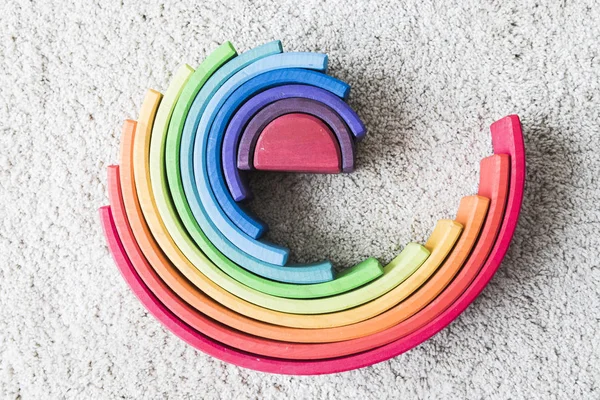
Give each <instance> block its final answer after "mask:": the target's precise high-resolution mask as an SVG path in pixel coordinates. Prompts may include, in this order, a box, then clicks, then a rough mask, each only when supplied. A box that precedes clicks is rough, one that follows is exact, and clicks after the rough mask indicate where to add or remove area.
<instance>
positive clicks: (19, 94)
mask: <svg viewBox="0 0 600 400" xmlns="http://www.w3.org/2000/svg"><path fill="white" fill-rule="evenodd" d="M0 9H1V10H0V26H1V29H0V87H1V89H0V397H2V398H27V399H29V398H77V399H82V398H120V397H123V398H209V399H211V398H215V399H216V398H221V399H228V398H235V399H242V398H250V399H252V398H256V399H270V398H285V399H290V400H292V399H304V398H307V399H308V398H311V399H338V398H349V399H367V398H375V399H386V398H436V399H446V398H447V399H458V398H473V399H480V398H512V399H521V398H526V399H534V398H561V399H565V398H568V399H578V398H586V399H597V398H599V397H600V387H599V385H600V384H599V382H600V329H599V325H600V323H599V321H600V295H599V287H600V265H599V264H600V257H599V255H598V249H599V248H600V205H599V204H600V187H599V185H598V183H599V178H598V176H599V175H600V134H599V126H600V111H599V110H600V54H599V53H600V51H599V49H600V46H599V43H600V5H599V4H598V2H597V1H591V0H584V1H577V2H575V1H540V0H522V1H513V0H509V1H480V0H468V1H458V0H454V1H437V2H432V1H430V0H407V1H404V2H398V1H393V2H391V1H383V0H381V1H372V0H354V1H351V2H350V1H349V2H342V1H337V2H336V1H317V0H305V1H302V2H299V1H297V0H284V1H277V2H274V1H273V2H270V1H265V0H259V1H240V0H220V1H213V2H205V1H192V0H185V1H178V2H172V3H169V2H165V1H164V0H163V1H155V0H154V1H148V2H141V1H131V0H122V1H74V0H54V1H41V0H32V1H25V0H16V1H13V0H11V1H6V2H3V4H2V6H1V7H0ZM273 39H281V40H282V41H283V44H284V48H285V49H286V50H288V51H294V50H295V51H319V52H325V53H327V54H329V56H330V65H331V67H330V72H331V74H332V75H333V76H335V77H338V78H340V79H343V80H345V81H347V82H349V83H350V84H351V85H352V93H351V96H350V103H351V105H352V106H353V107H354V108H355V109H356V110H357V111H358V113H359V115H360V116H361V117H362V118H363V120H364V121H365V123H366V125H367V127H368V129H369V133H368V136H367V138H366V139H365V140H364V141H363V142H362V143H360V144H359V145H358V147H357V154H358V159H357V170H356V172H354V173H352V174H343V175H327V176H324V175H323V176H317V175H294V174H273V173H266V172H263V173H256V174H254V175H253V176H252V181H251V185H252V188H253V190H254V193H256V198H255V200H254V202H253V203H252V204H251V208H252V209H253V210H254V211H255V212H256V213H257V214H258V215H259V216H260V217H262V218H263V219H264V220H265V221H267V222H268V223H269V224H270V226H271V232H270V233H269V235H268V238H269V239H270V240H272V241H274V242H276V243H280V244H283V245H286V246H289V247H290V249H291V251H292V261H300V262H305V261H311V260H320V259H322V258H330V259H331V260H332V261H333V262H334V263H335V264H336V267H337V268H346V267H348V266H350V265H352V264H354V263H356V262H358V261H361V260H362V259H364V258H365V257H367V256H375V257H377V258H379V259H380V260H381V261H382V262H387V261H389V260H391V259H392V258H393V257H394V255H396V254H397V253H398V252H399V251H400V250H401V248H402V247H403V246H404V245H405V244H406V243H408V242H410V241H424V240H425V239H426V238H427V236H428V234H429V233H430V232H431V230H432V229H433V227H434V226H435V222H436V220H437V219H439V218H451V217H453V215H454V212H455V211H456V209H457V207H458V203H459V200H460V198H461V197H462V196H464V195H469V194H473V193H475V191H476V185H477V179H478V178H477V176H478V162H479V160H480V159H481V158H483V157H485V156H487V155H489V154H491V142H490V134H489V129H488V126H489V125H490V124H491V123H492V122H493V121H495V120H496V119H499V118H501V117H503V116H504V115H507V114H512V113H516V114H519V115H520V116H521V118H522V122H523V131H524V134H525V145H526V149H527V155H528V172H527V184H526V191H525V201H524V208H523V214H522V218H521V221H520V224H519V226H518V228H517V231H516V235H515V238H514V241H513V244H512V247H511V248H510V251H509V253H508V254H507V257H506V259H505V261H504V263H503V264H502V266H501V267H500V269H499V272H498V273H497V274H496V276H495V277H494V279H493V280H492V281H491V283H490V285H489V286H488V287H487V288H486V290H485V291H484V292H483V294H482V295H481V297H480V298H479V299H478V300H477V301H476V302H475V303H474V304H473V305H472V306H471V307H469V308H468V309H467V311H466V312H465V313H464V314H463V315H461V317H460V318H459V319H458V320H457V321H455V322H454V323H453V324H452V325H451V326H450V327H449V328H448V329H446V330H444V331H443V332H442V333H440V334H438V335H437V336H435V337H434V338H433V339H432V340H430V341H428V342H426V343H424V344H423V345H421V346H419V347H418V348H416V349H414V350H412V351H410V352H408V353H406V354H404V355H402V356H399V357H397V358H395V359H393V360H390V361H388V362H384V363H381V364H378V365H375V366H373V367H369V368H364V369H361V370H358V371H352V372H349V373H343V374H337V375H331V376H320V377H290V376H274V375H267V374H263V373H257V372H253V371H248V370H244V369H240V368H237V367H235V366H232V365H227V364H225V363H222V362H221V361H218V360H215V359H212V358H210V357H208V356H205V355H204V354H202V353H200V352H198V351H196V350H194V349H193V348H191V347H189V346H187V345H186V344H185V343H183V342H182V341H181V340H179V339H178V338H176V337H174V336H173V335H171V334H170V333H169V332H167V331H165V330H164V329H163V328H162V326H161V325H160V324H159V323H158V322H156V321H155V320H154V319H153V318H152V317H151V316H149V315H148V314H147V313H146V312H145V311H144V309H143V308H142V307H141V306H140V304H139V302H138V301H137V299H136V298H135V297H134V295H133V294H132V293H131V292H130V291H129V289H128V288H127V286H126V285H125V283H124V281H123V279H122V278H121V276H120V275H119V272H118V270H117V268H116V267H115V265H114V263H113V261H112V259H111V257H110V255H109V253H108V249H107V247H106V244H105V240H104V237H103V235H102V231H101V226H100V222H99V219H98V215H97V208H98V207H99V206H101V205H104V204H107V202H108V200H107V190H106V189H107V188H106V167H107V166H108V165H109V164H111V163H116V162H117V160H118V158H117V155H118V145H119V136H120V126H121V123H122V121H123V120H124V119H125V118H136V117H137V113H138V110H139V108H140V105H141V101H142V98H143V96H144V93H145V90H146V89H147V88H148V87H152V88H155V89H157V90H161V91H164V90H165V89H166V87H167V85H168V83H169V81H170V80H171V78H172V76H173V75H172V74H173V72H174V71H175V70H176V68H177V67H178V66H179V65H181V64H182V63H183V62H187V63H189V64H190V65H192V66H196V65H198V63H199V62H200V61H201V60H202V59H203V58H204V57H206V55H207V54H208V53H209V52H210V51H211V50H213V49H215V48H216V47H217V45H218V44H220V43H222V42H223V41H225V40H232V41H233V43H234V44H235V46H236V47H237V48H238V49H239V51H243V50H247V49H249V48H252V47H254V46H257V45H259V44H262V43H264V42H266V41H269V40H273Z"/></svg>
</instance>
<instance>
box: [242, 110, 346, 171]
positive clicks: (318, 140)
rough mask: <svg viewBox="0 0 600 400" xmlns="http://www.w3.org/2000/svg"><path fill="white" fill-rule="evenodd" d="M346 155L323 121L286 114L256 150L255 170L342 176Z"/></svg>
mask: <svg viewBox="0 0 600 400" xmlns="http://www.w3.org/2000/svg"><path fill="white" fill-rule="evenodd" d="M341 161H342V155H341V151H340V146H339V144H338V142H337V139H336V137H335V134H334V133H333V132H332V131H331V129H329V126H327V124H325V123H324V122H323V121H322V120H320V119H319V118H317V117H315V116H313V115H309V114H302V113H291V114H285V115H282V116H281V117H278V118H275V119H274V120H273V121H271V122H270V123H269V124H268V125H267V126H266V127H265V128H264V129H263V130H262V132H261V133H260V136H259V138H258V141H257V142H256V147H255V148H254V168H255V169H257V170H263V171H286V172H311V173H324V174H335V173H339V172H341V170H342V169H341Z"/></svg>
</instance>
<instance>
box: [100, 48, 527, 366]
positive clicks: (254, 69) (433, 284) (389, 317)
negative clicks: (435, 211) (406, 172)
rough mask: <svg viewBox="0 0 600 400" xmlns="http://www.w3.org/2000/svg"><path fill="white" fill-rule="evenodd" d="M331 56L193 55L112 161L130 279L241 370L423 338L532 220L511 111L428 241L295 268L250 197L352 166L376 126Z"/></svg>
mask: <svg viewBox="0 0 600 400" xmlns="http://www.w3.org/2000/svg"><path fill="white" fill-rule="evenodd" d="M326 68H327V56H325V55H323V54H316V53H285V52H283V49H282V46H281V43H280V42H279V41H274V42H270V43H267V44H265V45H263V46H259V47H257V48H255V49H252V50H249V51H247V52H245V53H242V54H240V55H237V52H236V51H235V49H234V47H233V46H232V45H231V43H229V42H227V43H225V44H223V45H222V46H220V47H219V48H218V49H216V50H215V51H214V52H213V53H211V54H210V55H209V56H208V57H207V58H206V60H205V61H204V62H202V64H200V66H199V67H198V68H197V69H193V68H192V67H190V66H188V65H184V66H182V67H181V68H180V69H179V70H178V71H177V73H176V74H175V75H174V77H173V81H172V82H171V84H170V85H169V87H168V88H167V90H166V91H165V94H164V96H163V95H162V94H161V93H159V92H157V91H154V90H149V91H148V92H147V94H146V97H145V98H144V101H143V104H142V108H141V110H140V114H139V116H138V119H137V121H132V120H127V121H126V122H125V124H124V126H123V131H122V138H121V156H120V165H118V166H116V165H115V166H111V167H109V169H108V192H109V193H108V194H109V199H110V206H105V207H101V208H100V219H101V222H102V226H103V228H104V231H105V235H106V240H107V243H108V248H109V250H110V252H111V254H112V255H113V257H114V259H115V263H116V264H117V267H118V268H119V270H120V272H121V273H122V275H123V277H124V279H125V281H126V282H127V283H128V284H129V286H130V287H131V289H132V291H133V292H134V293H135V294H136V296H138V298H139V299H140V301H141V302H142V304H143V305H144V306H145V307H146V308H147V309H148V311H149V312H150V313H151V314H152V315H154V316H155V317H156V318H157V319H158V320H159V321H161V322H162V323H163V324H164V325H165V327H167V328H168V329H169V330H170V331H172V332H173V333H174V334H175V335H177V336H178V337H180V338H181V339H183V340H184V341H186V342H187V343H189V344H190V345H192V346H194V347H196V348H198V349H200V350H202V351H204V352H206V353H208V354H211V355H212V356H214V357H218V358H220V359H222V360H224V361H226V362H230V363H234V364H236V365H239V366H242V367H246V368H252V369H256V370H259V371H265V372H272V373H281V374H298V375H310V374H325V373H335V372H341V371H346V370H350V369H355V368H361V367H364V366H367V365H371V364H373V363H377V362H381V361H384V360H386V359H389V358H391V357H395V356H397V355H398V354H401V353H402V352H404V351H407V350H409V349H411V348H413V347H415V346H417V345H418V344H420V343H422V342H423V341H425V340H427V339H428V338H430V337H431V336H433V335H434V334H436V333H437V332H439V331H440V330H441V329H443V328H444V327H446V326H447V325H448V324H449V323H450V322H452V321H453V320H454V319H456V318H457V317H458V315H460V313H462V312H463V311H464V310H465V309H466V308H467V307H468V305H469V304H470V303H471V302H473V300H474V299H475V298H476V297H477V296H478V295H479V293H481V291H482V290H483V288H484V287H485V286H486V285H487V283H488V282H489V280H490V279H491V278H492V276H493V275H494V273H495V272H496V270H497V269H498V267H499V265H500V263H501V262H502V260H503V258H504V255H505V254H506V251H507V250H508V247H509V245H510V242H511V240H512V237H513V234H514V231H515V228H516V224H517V221H518V218H519V214H520V210H521V203H522V200H523V189H524V182H525V149H524V143H523V134H522V131H521V123H520V120H519V118H518V117H517V116H516V115H511V116H508V117H505V118H503V119H501V120H499V121H497V122H495V123H493V124H492V125H491V133H492V142H493V149H494V155H492V156H490V157H487V158H485V159H484V160H482V161H481V171H480V184H479V190H478V193H477V195H472V196H466V197H464V198H462V199H461V200H460V204H459V207H458V212H457V214H456V217H455V219H454V220H441V221H439V222H438V224H437V225H436V227H435V229H434V230H433V231H432V233H431V236H430V237H429V239H428V240H427V241H426V243H424V244H418V243H409V244H408V245H406V246H404V248H403V250H402V251H401V252H400V254H399V255H398V256H397V257H396V258H394V259H393V260H392V261H391V262H390V263H389V264H388V265H386V266H382V265H381V264H380V263H379V261H378V260H377V259H375V258H372V257H371V258H367V259H366V260H364V261H363V262H360V263H358V264H357V265H355V266H354V267H352V268H349V269H347V270H345V271H343V272H341V273H339V274H336V273H335V272H334V268H333V265H332V263H331V262H330V261H318V262H315V263H309V264H302V265H288V264H287V259H288V254H289V250H288V249H286V248H283V247H281V246H278V245H276V244H273V243H267V242H265V241H263V240H261V239H260V238H261V236H262V235H263V234H264V232H265V231H266V230H267V226H266V224H265V223H264V222H262V221H260V220H259V219H258V218H256V217H255V216H254V215H252V214H250V213H249V212H248V211H247V210H246V209H245V208H244V206H243V205H242V204H240V202H241V201H247V200H249V199H250V198H251V193H250V189H249V187H248V185H247V183H246V182H245V174H249V173H253V172H252V171H254V170H262V171H282V172H303V173H340V172H351V171H352V170H353V169H354V160H355V152H356V151H358V150H360V148H359V147H360V146H359V142H360V140H362V139H363V138H364V136H365V134H366V129H365V126H364V124H363V123H362V121H361V120H360V118H359V117H358V115H357V114H356V112H354V110H352V108H351V107H350V106H349V105H348V104H347V103H346V99H347V97H348V94H349V89H350V87H349V86H348V85H347V84H346V83H344V82H342V81H339V80H337V79H335V78H332V77H331V76H329V75H327V74H326V73H325V71H326Z"/></svg>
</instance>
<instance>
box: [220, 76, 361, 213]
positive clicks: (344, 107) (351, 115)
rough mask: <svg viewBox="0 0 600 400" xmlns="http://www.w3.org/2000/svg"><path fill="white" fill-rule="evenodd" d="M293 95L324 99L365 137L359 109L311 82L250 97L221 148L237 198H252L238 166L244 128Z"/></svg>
mask: <svg viewBox="0 0 600 400" xmlns="http://www.w3.org/2000/svg"><path fill="white" fill-rule="evenodd" d="M290 97H302V98H307V99H312V100H317V101H320V102H322V103H323V104H325V105H327V106H328V107H330V108H331V109H332V110H334V111H335V112H336V113H337V114H338V115H339V116H340V117H341V118H342V119H343V120H344V122H345V123H346V125H347V126H348V128H349V129H350V131H351V132H352V134H353V135H354V137H355V138H356V140H362V138H363V137H364V136H365V134H366V128H365V126H364V124H363V122H362V121H361V119H360V118H359V117H358V115H357V114H356V112H355V111H354V110H353V109H352V108H351V107H350V106H349V105H348V104H347V103H346V102H345V101H344V100H343V99H342V98H340V97H339V96H336V95H335V94H334V93H331V92H329V91H327V90H324V89H321V88H319V87H316V86H311V85H285V86H278V87H274V88H271V89H268V90H265V91H264V92H262V93H259V94H257V95H256V96H254V97H252V98H250V99H249V100H248V101H247V102H246V103H244V104H243V105H242V107H240V109H239V110H237V111H236V113H235V114H234V115H233V116H232V117H231V121H230V122H229V124H228V125H227V130H226V131H225V136H224V138H223V145H222V149H221V157H222V164H223V173H224V176H225V181H226V183H227V187H228V188H229V192H230V193H231V196H232V197H233V199H234V200H235V201H242V200H248V199H249V198H250V197H251V193H250V188H249V187H248V185H247V183H246V180H245V176H244V175H242V174H241V173H240V170H238V168H237V149H238V145H239V141H240V138H241V136H242V132H243V129H244V128H245V127H246V125H247V124H248V121H250V119H251V118H252V117H253V116H254V115H255V114H256V113H257V112H258V111H260V110H261V109H262V108H264V107H265V106H267V105H269V104H270V103H272V102H274V101H277V100H281V99H286V98H290ZM209 168H210V164H209Z"/></svg>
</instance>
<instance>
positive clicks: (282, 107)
mask: <svg viewBox="0 0 600 400" xmlns="http://www.w3.org/2000/svg"><path fill="white" fill-rule="evenodd" d="M290 113H304V114H310V115H313V116H315V117H317V118H319V119H321V120H323V121H324V122H325V123H326V124H327V125H328V126H329V127H330V128H331V129H332V130H333V132H334V133H335V136H336V138H337V140H338V143H339V145H340V150H341V153H342V171H344V172H352V171H353V170H354V141H353V140H352V137H351V135H350V132H349V131H348V128H347V126H346V124H345V123H344V120H343V119H342V118H341V117H340V116H339V115H338V114H336V113H335V111H333V110H332V109H331V108H329V107H328V106H326V105H324V104H323V103H320V102H318V101H315V100H312V99H304V98H288V99H283V100H278V101H275V102H273V103H271V104H269V105H268V106H266V107H265V108H263V109H262V110H260V111H259V112H258V113H256V115H255V116H254V117H252V119H251V120H250V122H249V123H248V125H247V126H246V128H245V129H244V133H243V134H242V138H241V139H240V145H239V147H238V163H237V166H238V168H239V169H244V170H249V169H252V168H253V164H254V161H253V155H254V152H255V148H256V142H257V140H258V137H259V136H260V134H261V132H262V131H263V130H264V129H265V127H267V126H268V125H269V124H270V123H271V122H273V121H274V120H275V119H276V118H279V117H281V116H282V115H285V114H290Z"/></svg>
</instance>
